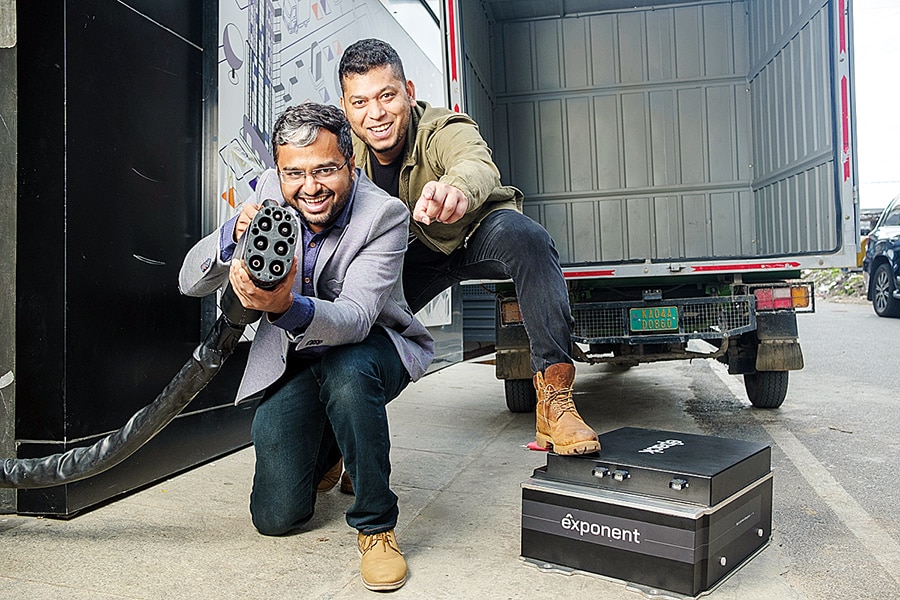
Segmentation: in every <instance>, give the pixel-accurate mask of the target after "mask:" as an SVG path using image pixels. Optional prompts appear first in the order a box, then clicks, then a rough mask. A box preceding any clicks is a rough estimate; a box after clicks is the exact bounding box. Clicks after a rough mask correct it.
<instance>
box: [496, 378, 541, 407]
mask: <svg viewBox="0 0 900 600" xmlns="http://www.w3.org/2000/svg"><path fill="white" fill-rule="evenodd" d="M503 383H504V385H505V387H506V408H508V409H509V412H514V413H528V412H534V407H535V406H537V391H535V389H534V384H533V383H532V382H531V380H530V379H506V380H504V382H503Z"/></svg>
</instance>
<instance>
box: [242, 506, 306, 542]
mask: <svg viewBox="0 0 900 600" xmlns="http://www.w3.org/2000/svg"><path fill="white" fill-rule="evenodd" d="M250 516H251V519H252V521H253V526H254V527H255V528H256V531H258V532H259V533H260V534H262V535H271V536H277V535H284V534H286V533H290V532H292V531H294V530H295V529H297V528H299V527H300V526H301V525H302V524H303V523H306V522H307V521H309V520H310V519H311V518H312V514H309V515H304V516H301V517H300V518H299V519H298V518H294V517H295V515H288V514H287V513H285V512H284V511H275V510H267V509H263V508H261V507H259V506H253V505H252V503H251V506H250Z"/></svg>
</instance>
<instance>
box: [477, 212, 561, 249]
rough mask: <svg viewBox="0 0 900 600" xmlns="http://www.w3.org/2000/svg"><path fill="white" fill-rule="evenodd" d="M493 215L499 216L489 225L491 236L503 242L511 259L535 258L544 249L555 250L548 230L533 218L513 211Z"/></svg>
mask: <svg viewBox="0 0 900 600" xmlns="http://www.w3.org/2000/svg"><path fill="white" fill-rule="evenodd" d="M504 213H508V214H504ZM493 215H497V216H496V217H495V220H494V222H493V223H491V224H490V225H489V227H490V236H491V237H492V238H494V239H496V240H502V242H503V243H502V245H503V246H504V247H506V248H507V249H508V251H509V253H510V256H511V257H533V256H535V252H541V251H542V249H544V248H555V246H554V244H553V238H552V237H550V234H549V233H547V230H546V229H544V228H543V227H542V226H541V225H540V224H539V223H537V222H536V221H534V220H532V219H531V218H529V217H527V216H525V215H523V214H521V213H517V212H513V211H497V212H495V213H493ZM482 227H484V224H482ZM476 231H477V230H476Z"/></svg>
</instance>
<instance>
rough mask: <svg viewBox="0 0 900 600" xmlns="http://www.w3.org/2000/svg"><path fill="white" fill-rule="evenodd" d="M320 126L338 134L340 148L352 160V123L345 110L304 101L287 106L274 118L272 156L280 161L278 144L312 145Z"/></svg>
mask: <svg viewBox="0 0 900 600" xmlns="http://www.w3.org/2000/svg"><path fill="white" fill-rule="evenodd" d="M321 129H325V130H327V131H330V132H331V133H333V134H334V135H336V136H337V139H338V149H339V150H340V151H341V154H343V155H344V158H346V159H348V160H349V159H350V158H351V157H352V156H353V139H352V138H351V136H350V122H349V121H348V120H347V117H346V116H345V115H344V111H342V110H341V109H339V108H338V107H337V106H331V105H329V104H316V103H315V102H304V103H303V104H299V105H297V106H290V107H288V108H287V109H285V111H284V112H283V113H281V116H279V117H278V119H277V120H276V121H275V126H274V127H273V128H272V157H273V158H274V159H275V160H276V161H277V160H278V147H279V146H284V145H285V144H294V145H296V146H300V147H303V146H308V145H310V144H312V143H313V142H314V141H316V137H318V135H319V130H321Z"/></svg>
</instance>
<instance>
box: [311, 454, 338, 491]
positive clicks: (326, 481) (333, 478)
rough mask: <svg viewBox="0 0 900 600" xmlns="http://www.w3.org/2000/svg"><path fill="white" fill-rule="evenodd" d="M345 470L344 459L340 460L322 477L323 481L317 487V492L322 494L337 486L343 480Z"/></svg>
mask: <svg viewBox="0 0 900 600" xmlns="http://www.w3.org/2000/svg"><path fill="white" fill-rule="evenodd" d="M343 470H344V459H343V458H339V459H338V461H337V462H336V463H335V464H334V466H333V467H331V468H330V469H328V471H326V472H325V474H324V475H322V481H320V482H319V485H317V486H316V491H317V492H319V493H320V494H321V493H322V492H327V491H328V490H330V489H331V488H333V487H334V486H336V485H337V482H338V481H339V480H340V479H341V471H343Z"/></svg>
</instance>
